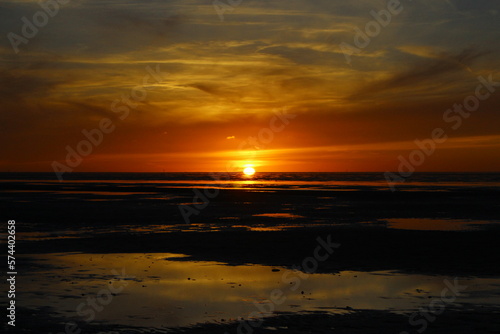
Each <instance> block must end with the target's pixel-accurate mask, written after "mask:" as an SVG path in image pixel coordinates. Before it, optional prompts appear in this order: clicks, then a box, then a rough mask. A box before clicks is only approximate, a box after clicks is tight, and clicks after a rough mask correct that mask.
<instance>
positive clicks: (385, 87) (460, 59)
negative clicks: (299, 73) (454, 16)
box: [348, 48, 487, 99]
mask: <svg viewBox="0 0 500 334" xmlns="http://www.w3.org/2000/svg"><path fill="white" fill-rule="evenodd" d="M403 50H405V49H403ZM406 50H408V48H406ZM421 52H422V51H421ZM414 54H416V53H414ZM485 54H487V52H481V51H477V50H475V49H473V48H469V49H464V50H463V51H462V52H460V53H459V54H456V55H451V54H449V53H440V54H437V55H435V56H434V57H433V58H430V59H429V58H427V59H424V60H420V59H419V60H418V62H417V63H414V64H413V65H412V66H411V68H410V69H407V70H405V71H401V72H399V73H394V74H391V75H390V76H389V78H387V79H382V80H378V81H373V82H370V83H368V84H366V85H364V86H363V87H362V88H361V89H358V90H357V92H356V93H354V94H352V95H350V96H349V97H348V98H349V99H362V98H369V97H373V96H374V95H375V94H379V93H383V92H387V91H393V90H401V89H406V88H412V89H416V88H417V87H418V86H419V85H422V84H423V83H429V82H431V81H435V80H437V79H438V78H440V80H441V81H442V80H444V79H443V77H444V76H445V75H448V74H453V73H456V72H461V71H470V67H469V66H470V65H471V64H472V63H473V62H474V61H475V60H476V59H478V58H480V57H482V56H483V55H485ZM425 56H426V57H429V56H430V53H429V52H428V50H426V54H425Z"/></svg>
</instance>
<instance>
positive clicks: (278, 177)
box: [0, 172, 500, 190]
mask: <svg viewBox="0 0 500 334" xmlns="http://www.w3.org/2000/svg"><path fill="white" fill-rule="evenodd" d="M63 179H64V180H63V181H62V182H61V181H59V180H58V179H57V177H56V175H55V174H54V173H0V182H13V181H16V182H25V183H31V184H32V183H33V182H36V183H37V184H40V183H52V182H57V183H60V184H67V183H70V182H75V183H78V182H99V183H123V184H130V183H135V184H140V183H145V184H159V185H172V186H175V187H200V186H209V187H218V188H234V187H235V186H241V187H243V188H262V187H264V188H269V187H272V188H283V189H312V188H313V189H331V188H335V189H342V188H345V189H350V188H353V187H374V188H377V189H380V190H386V189H389V186H390V185H389V182H388V180H387V179H386V177H385V175H384V173H378V172H377V173H314V172H303V173H271V172H257V173H255V174H254V175H252V176H247V175H244V174H243V173H66V174H64V175H63ZM396 187H398V188H401V189H402V190H404V189H410V188H422V187H429V188H439V187H444V188H446V187H495V188H500V173H414V174H412V175H411V176H410V177H408V178H404V181H402V182H398V183H397V184H396Z"/></svg>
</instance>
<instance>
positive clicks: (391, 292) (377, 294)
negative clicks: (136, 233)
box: [19, 253, 500, 327]
mask: <svg viewBox="0 0 500 334" xmlns="http://www.w3.org/2000/svg"><path fill="white" fill-rule="evenodd" d="M26 257H28V256H24V257H23V258H24V259H25V260H29V261H34V263H35V265H32V266H31V267H32V268H38V270H36V271H35V272H31V273H27V274H23V276H21V277H20V279H21V281H20V282H19V290H20V291H22V295H20V296H19V302H20V304H22V305H23V306H25V307H29V308H33V309H37V308H41V307H47V306H48V307H52V308H53V310H54V311H55V312H57V313H58V314H60V315H63V316H64V317H67V318H73V319H74V318H79V315H78V314H77V312H76V309H77V307H78V305H79V304H81V303H82V302H85V301H86V300H87V299H88V298H92V297H95V296H96V295H97V294H98V292H99V291H100V290H102V289H103V288H106V287H107V286H108V285H110V284H112V283H113V282H114V280H116V279H117V277H116V276H113V274H112V273H111V270H112V269H116V270H117V271H118V272H122V268H123V271H124V273H125V274H126V276H127V279H128V282H129V284H128V285H127V286H126V287H125V288H124V290H123V291H121V292H120V293H118V294H116V295H115V296H114V298H113V299H112V301H111V303H109V305H106V306H105V307H103V309H102V311H101V312H97V313H96V318H95V320H94V321H103V322H106V323H111V324H121V325H129V326H131V325H134V326H144V327H151V326H153V327H163V326H166V327H174V326H185V325H190V324H195V323H203V322H207V321H208V322H212V321H222V319H224V321H228V320H235V319H238V318H241V317H243V318H246V317H247V316H248V315H249V314H250V313H251V312H254V311H258V306H257V305H264V304H262V302H263V301H264V300H266V299H269V298H270V293H271V291H272V290H273V289H280V290H281V291H282V292H283V295H284V296H285V298H286V299H285V301H284V302H283V303H282V304H281V305H277V306H276V310H277V311H305V310H318V309H322V310H330V311H331V312H346V310H348V309H350V308H353V309H381V310H394V311H404V310H414V309H418V308H419V307H423V306H425V305H427V304H428V303H429V299H428V298H429V297H436V296H439V295H440V293H441V290H442V289H443V288H444V284H443V280H444V279H445V278H446V277H441V276H424V275H405V274H397V273H390V272H372V273H366V272H341V273H338V274H312V275H306V274H304V273H301V272H292V271H290V270H287V269H285V268H277V267H268V266H260V265H248V266H227V265H224V264H221V263H217V262H196V261H189V260H188V259H187V260H186V259H185V258H184V259H182V257H184V256H183V255H178V254H81V253H78V254H75V253H72V254H68V253H66V254H48V255H32V256H29V258H30V259H26ZM180 258H181V259H180ZM179 260H181V261H179ZM130 277H134V278H133V279H132V278H130ZM293 278H295V279H293ZM449 279H452V278H449ZM293 282H299V283H293ZM461 282H462V283H463V284H465V285H467V286H469V288H468V289H467V290H466V294H464V295H462V296H461V297H459V298H458V299H457V302H464V301H467V302H472V303H474V302H476V303H482V304H485V303H491V304H495V303H496V304H498V302H499V290H500V289H499V286H500V279H480V278H469V279H463V280H461ZM259 302H261V304H259ZM256 303H257V304H256ZM79 319H80V320H83V319H82V318H81V317H80V318H79Z"/></svg>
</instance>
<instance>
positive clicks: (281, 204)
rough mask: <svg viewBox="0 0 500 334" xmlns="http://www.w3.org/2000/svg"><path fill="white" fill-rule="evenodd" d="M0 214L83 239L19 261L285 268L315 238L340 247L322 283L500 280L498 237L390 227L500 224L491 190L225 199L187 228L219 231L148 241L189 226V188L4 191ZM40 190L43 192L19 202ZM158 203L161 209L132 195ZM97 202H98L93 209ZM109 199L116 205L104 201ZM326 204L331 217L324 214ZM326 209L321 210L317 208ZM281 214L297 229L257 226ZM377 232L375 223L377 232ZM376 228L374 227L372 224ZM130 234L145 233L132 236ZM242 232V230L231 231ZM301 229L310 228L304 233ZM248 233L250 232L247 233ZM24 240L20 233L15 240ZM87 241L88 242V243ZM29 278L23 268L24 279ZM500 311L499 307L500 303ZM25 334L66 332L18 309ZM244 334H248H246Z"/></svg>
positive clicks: (235, 194)
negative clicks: (406, 222)
mask: <svg viewBox="0 0 500 334" xmlns="http://www.w3.org/2000/svg"><path fill="white" fill-rule="evenodd" d="M2 187H3V188H2V189H4V191H5V190H8V191H10V193H8V194H6V193H3V194H2V196H3V197H4V198H8V200H5V201H2V203H1V204H0V209H1V211H2V212H3V213H4V214H5V217H8V219H16V221H17V222H19V226H20V227H22V228H23V229H24V232H35V233H38V232H51V231H65V230H72V231H75V230H76V231H78V230H81V231H82V233H81V234H80V235H79V236H78V238H55V239H54V238H52V239H48V240H38V239H36V238H32V239H31V240H23V239H22V238H20V240H18V244H17V248H16V250H17V252H19V253H24V254H35V253H51V252H75V251H79V252H89V253H154V252H158V253H160V252H161V253H181V254H187V255H190V256H191V258H190V259H196V260H209V261H219V262H224V263H227V264H229V265H236V264H245V263H254V264H264V265H273V266H285V267H291V266H292V265H297V264H300V263H301V262H302V260H303V259H304V258H305V257H307V256H310V255H311V253H312V252H313V250H314V249H315V247H316V246H317V238H318V237H321V238H323V239H326V238H328V237H329V236H330V238H331V240H332V241H333V242H335V243H339V244H341V246H340V247H339V248H338V249H337V250H336V251H335V253H334V254H333V255H332V256H331V257H330V258H328V260H327V261H325V262H322V263H321V264H320V266H319V268H318V270H317V272H338V271H343V270H358V271H365V270H366V271H374V270H393V271H401V272H408V273H425V274H445V275H450V276H462V277H463V276H478V277H498V276H500V266H499V265H498V264H499V263H500V242H499V240H500V229H498V227H497V226H496V225H488V226H485V227H483V228H482V229H479V230H474V231H471V230H469V231H411V230H396V229H389V228H387V226H386V225H385V224H384V223H383V220H384V219H388V218H409V217H411V218H442V219H468V220H471V223H474V221H477V220H498V219H499V216H500V203H499V196H498V195H499V192H498V191H497V190H496V189H490V188H478V189H472V190H471V189H458V188H457V189H453V190H447V191H439V192H436V191H430V190H418V191H408V192H404V191H403V192H396V193H391V192H387V191H384V192H382V191H377V190H375V189H370V188H359V189H357V190H356V191H350V192H345V191H328V192H323V191H311V190H310V191H291V190H282V191H277V192H256V191H245V190H221V191H220V194H219V196H217V197H216V198H214V199H213V200H211V202H210V203H209V205H208V206H207V207H206V208H205V209H204V210H202V211H201V212H200V214H199V215H196V216H192V217H191V221H190V223H195V224H214V225H216V226H218V232H200V231H197V232H171V233H152V232H149V231H148V229H147V227H148V226H153V225H164V226H171V225H176V224H183V225H186V222H185V221H183V219H182V217H181V215H180V213H179V209H178V205H179V204H181V203H187V204H189V203H190V201H192V198H193V192H192V189H182V188H177V189H173V188H172V189H169V188H165V189H161V190H159V189H158V188H157V187H155V186H151V185H141V186H132V187H129V188H128V189H127V191H128V192H129V193H127V194H125V193H124V194H122V195H120V194H117V195H112V196H111V197H110V195H108V196H106V199H107V201H100V200H96V199H99V198H98V197H99V195H95V194H88V193H87V194H76V195H72V196H73V197H71V198H69V197H68V195H67V194H60V193H54V192H53V191H57V190H60V189H61V187H62V186H61V185H59V184H55V185H38V186H36V185H29V186H26V185H24V184H23V183H7V184H2ZM95 187H96V185H81V186H80V189H79V190H82V189H83V190H88V191H91V190H95ZM19 190H29V191H31V190H38V191H39V193H30V192H19ZM100 191H111V192H117V193H119V192H120V191H123V189H119V188H117V187H116V186H114V185H112V184H103V185H100ZM139 191H140V192H156V193H158V192H159V191H160V193H161V194H162V196H163V198H152V197H151V195H147V196H146V195H144V194H142V195H141V194H138V192H139ZM96 196H97V198H96ZM148 196H149V197H148ZM110 198H113V199H114V200H113V201H109V199H110ZM325 205H326V209H325ZM320 207H323V209H320ZM265 213H288V214H293V215H296V216H297V218H295V219H293V220H290V219H288V220H287V219H276V218H265V217H258V216H255V215H256V214H265ZM381 221H382V222H381ZM370 222H371V223H370ZM278 223H279V224H283V223H285V224H289V225H297V226H302V227H301V228H292V229H288V230H287V229H285V230H282V231H260V232H257V231H248V227H252V226H267V227H270V226H271V227H272V226H275V225H277V224H278ZM130 226H141V227H144V230H143V231H139V230H137V231H136V232H130V230H129V227H130ZM235 226H240V227H235ZM304 226H305V227H304ZM245 227H246V228H245ZM18 231H19V232H21V231H20V230H18ZM84 231H85V232H84ZM24 270H29V268H24ZM499 305H500V301H499ZM19 319H25V320H24V321H20V323H22V326H20V327H19V328H18V330H17V331H16V332H19V333H47V332H51V331H54V328H60V327H55V323H59V324H61V323H64V322H65V320H64V319H57V316H55V315H54V314H52V315H51V314H49V313H48V311H47V313H43V312H36V313H32V311H29V310H24V309H22V307H21V308H20V309H19ZM498 319H500V317H499V311H498V308H495V307H481V306H478V305H464V307H462V308H460V309H447V310H446V311H445V313H443V314H442V315H440V316H439V317H438V319H437V320H436V321H435V322H433V323H432V324H430V325H429V327H428V328H427V330H426V331H425V332H426V333H500V323H499V320H498ZM238 325H239V324H238V323H229V324H228V323H222V322H221V323H214V324H209V325H200V326H196V327H191V328H179V329H176V330H175V332H178V333H224V332H225V331H227V332H229V333H236V332H237V327H238ZM85 328H86V329H85V332H86V333H98V332H111V331H118V332H120V333H157V332H158V333H160V332H161V331H160V330H158V329H154V330H153V329H151V330H150V329H144V328H137V329H134V328H126V329H125V328H117V327H116V326H106V325H104V324H94V325H92V326H91V327H88V326H87V327H85ZM418 328H420V327H415V326H413V327H412V326H410V325H409V323H408V315H398V314H394V313H391V312H389V311H373V310H349V313H348V314H345V315H332V314H328V313H321V312H316V313H308V314H297V313H290V314H276V315H275V316H274V317H271V318H269V319H266V320H265V322H264V324H262V325H261V326H259V327H258V328H255V329H254V332H255V333H280V332H286V333H400V332H401V331H403V330H407V331H408V332H409V333H417V331H416V330H417V329H418ZM243 333H247V332H246V331H243Z"/></svg>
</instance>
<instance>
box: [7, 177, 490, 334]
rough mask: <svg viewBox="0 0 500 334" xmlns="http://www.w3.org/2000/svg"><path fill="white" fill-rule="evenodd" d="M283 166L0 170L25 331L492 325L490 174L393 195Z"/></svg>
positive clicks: (406, 187)
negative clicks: (246, 172) (271, 169)
mask: <svg viewBox="0 0 500 334" xmlns="http://www.w3.org/2000/svg"><path fill="white" fill-rule="evenodd" d="M276 174H278V175H276ZM290 174H293V173H289V174H282V175H279V173H274V175H269V174H268V175H261V176H260V177H254V178H243V177H241V176H234V177H232V176H231V175H230V176H229V177H226V178H222V175H219V176H221V177H220V178H219V179H217V180H215V179H214V178H213V175H209V174H208V173H199V174H196V173H195V174H189V175H187V174H182V173H178V174H175V173H172V174H168V173H167V174H162V173H157V174H154V173H151V174H147V175H138V174H133V173H128V174H119V173H111V174H106V173H97V174H93V173H81V174H80V173H75V174H74V176H73V175H72V178H71V179H70V180H66V181H64V182H58V181H57V180H53V177H54V176H51V175H48V174H43V173H37V174H23V175H6V174H2V178H1V179H2V180H1V181H0V185H1V188H0V189H1V192H0V196H1V197H2V202H1V203H2V204H1V205H2V208H1V211H2V213H4V217H7V218H8V219H15V221H16V236H17V244H16V254H17V256H16V257H18V262H17V266H18V271H19V272H22V274H20V275H19V276H18V283H17V288H18V289H19V291H20V292H19V295H18V297H17V304H18V305H19V307H18V309H17V310H18V318H17V319H18V323H19V324H20V326H22V327H23V328H24V330H25V332H33V333H35V332H37V330H39V329H40V328H43V329H44V331H46V332H57V333H59V332H61V331H63V332H64V330H65V324H67V323H68V322H71V324H72V325H71V326H77V327H75V328H77V329H81V330H82V331H83V332H85V333H99V332H108V333H110V332H113V331H115V332H119V333H163V332H174V333H177V332H178V333H190V332H192V333H224V332H226V331H227V332H230V333H237V332H238V333H248V332H255V333H268V332H269V333H270V332H274V333H276V332H287V333H382V332H383V333H388V332H395V333H400V332H404V331H406V332H408V333H417V332H418V330H420V329H423V328H424V325H425V330H426V332H428V333H470V332H472V331H473V332H475V333H494V332H495V330H497V328H498V326H499V323H498V320H497V319H498V313H499V311H500V269H499V267H498V263H499V260H500V244H499V243H498V240H499V237H500V224H499V223H500V217H499V214H498V212H500V211H499V208H500V202H499V201H498V198H499V197H498V194H499V193H500V186H499V178H500V175H499V174H445V175H440V174H421V175H417V176H416V177H415V178H414V179H412V180H409V181H408V182H407V183H404V184H401V185H400V186H399V187H398V190H397V191H395V192H393V191H391V190H390V189H389V188H388V186H387V184H386V183H385V182H384V179H383V175H382V174H378V175H377V174H356V173H351V174H345V173H323V174H314V173H307V174H300V173H296V175H290ZM183 212H189V213H192V214H190V215H186V214H185V213H183ZM194 212H195V213H194ZM444 289H448V292H447V293H443V291H444ZM94 297H95V298H97V299H96V300H97V301H98V302H97V305H95V307H94V306H92V304H89V298H94ZM99 301H101V304H99ZM433 301H434V303H433V304H431V307H429V304H430V303H431V302H433ZM82 305H83V306H82ZM436 305H438V306H439V307H437V306H436ZM422 310H427V311H422ZM415 312H417V313H415ZM419 312H420V313H419ZM91 315H92V316H91ZM457 317H458V318H460V319H462V320H461V321H458V322H457V321H456V320H455V319H456V318H457ZM431 319H432V321H431ZM21 324H22V325H21ZM71 326H70V327H71Z"/></svg>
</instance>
